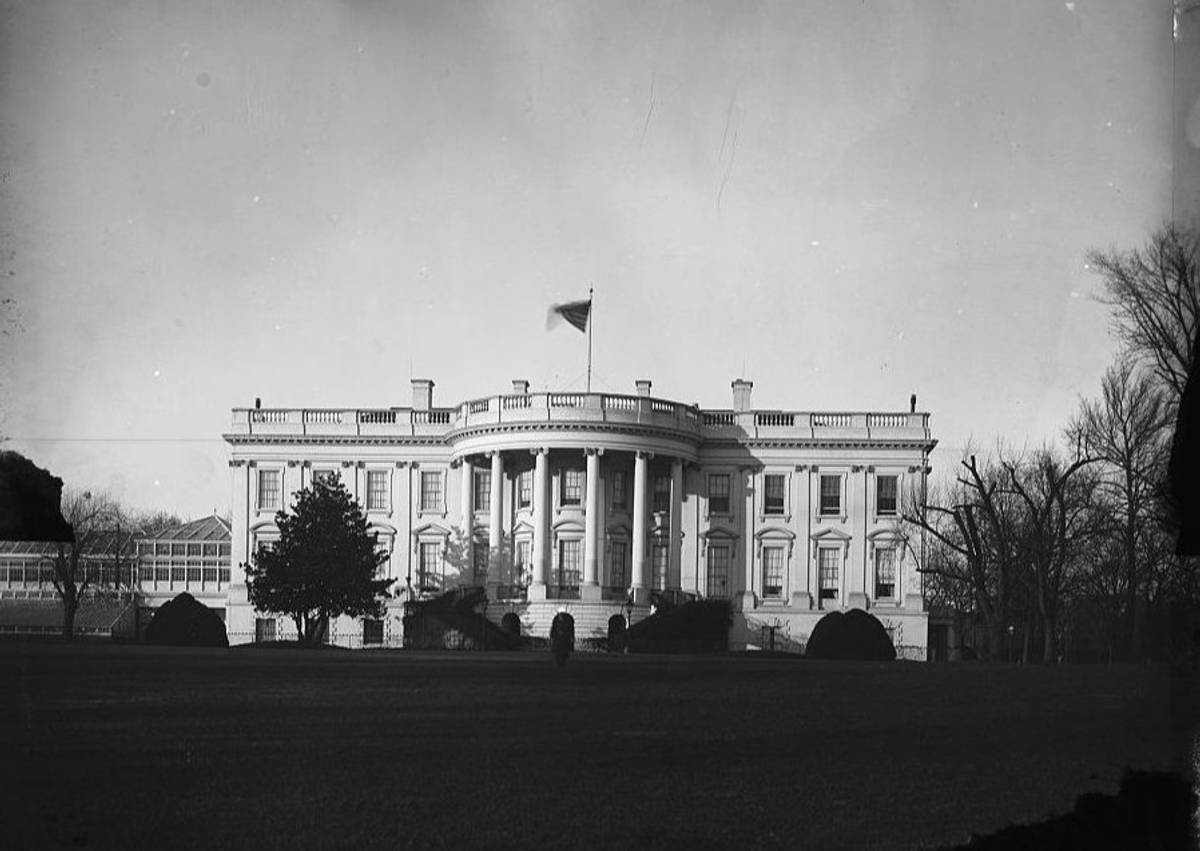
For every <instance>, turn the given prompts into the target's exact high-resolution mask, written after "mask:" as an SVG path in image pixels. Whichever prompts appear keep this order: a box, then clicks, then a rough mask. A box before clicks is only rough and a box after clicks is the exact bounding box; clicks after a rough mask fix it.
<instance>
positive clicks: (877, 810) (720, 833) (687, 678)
mask: <svg viewBox="0 0 1200 851" xmlns="http://www.w3.org/2000/svg"><path fill="white" fill-rule="evenodd" d="M1181 683H1182V680H1181V678H1180V676H1179V675H1178V674H1176V675H1174V676H1173V675H1172V674H1171V672H1170V671H1169V670H1167V669H1165V668H1157V667H1123V668H1122V667H1117V668H1107V667H1063V668H1055V669H1046V668H1040V667H1025V668H1021V667H987V666H974V665H920V664H900V663H893V664H871V663H832V662H826V663H818V662H795V661H792V660H787V659H755V658H753V657H717V658H680V657H671V658H667V657H639V656H618V657H610V656H587V655H582V654H577V655H576V656H574V657H573V658H572V659H571V661H570V662H569V663H568V664H567V666H566V667H565V668H563V669H557V668H555V667H554V665H553V664H552V662H551V660H550V657H549V654H548V653H525V654H521V653H512V654H496V655H491V654H488V655H483V654H451V653H441V654H418V653H407V654H406V653H403V652H375V653H361V652H360V653H348V652H346V653H343V652H333V651H326V652H319V651H294V652H284V651H278V650H277V651H259V650H254V649H244V648H243V649H239V648H235V649H228V650H179V649H168V648H146V647H110V646H77V647H64V646H57V645H44V644H42V645H39V644H0V747H2V751H0V753H2V762H3V768H2V771H3V781H4V786H5V791H4V792H3V794H2V795H0V816H2V818H3V822H4V823H3V825H0V837H2V838H3V839H2V841H3V842H4V844H5V845H6V847H10V848H26V847H72V846H75V847H79V846H86V847H118V846H120V847H127V848H143V847H196V848H213V847H254V846H260V847H261V846H266V847H278V846H285V845H286V846H290V847H305V848H310V847H361V846H364V845H365V846H371V847H388V848H391V847H405V846H418V847H430V846H432V847H446V848H462V847H481V846H491V847H522V848H543V849H547V848H559V847H602V848H611V847H629V846H641V847H720V848H763V847H778V848H853V847H862V848H910V847H921V846H934V845H947V844H953V843H956V842H963V841H965V840H966V839H967V838H968V836H969V835H971V834H973V833H975V834H980V833H988V832H992V831H995V830H998V829H999V828H1001V827H1004V826H1005V825H1007V824H1010V823H1013V822H1018V823H1019V822H1033V821H1038V820H1041V819H1044V818H1045V817H1046V816H1048V815H1050V814H1052V813H1062V812H1067V811H1069V810H1071V808H1072V807H1073V805H1074V802H1075V799H1076V797H1077V796H1078V795H1080V794H1082V793H1084V792H1103V793H1114V792H1116V790H1117V787H1118V785H1119V783H1120V779H1121V775H1122V772H1123V771H1124V769H1125V768H1126V767H1132V768H1135V769H1156V768H1158V769H1163V768H1169V769H1176V770H1178V769H1180V768H1182V767H1183V766H1182V763H1181V758H1182V757H1183V756H1184V754H1185V751H1186V748H1184V747H1183V744H1184V742H1185V740H1186V738H1187V730H1186V726H1187V723H1188V721H1189V719H1191V718H1192V717H1194V716H1192V715H1191V714H1190V713H1191V712H1192V711H1193V710H1194V709H1195V705H1194V697H1195V692H1194V690H1189V689H1187V688H1184V687H1183V685H1181Z"/></svg>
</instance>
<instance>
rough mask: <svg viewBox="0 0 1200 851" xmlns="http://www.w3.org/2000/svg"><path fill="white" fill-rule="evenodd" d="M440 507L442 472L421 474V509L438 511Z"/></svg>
mask: <svg viewBox="0 0 1200 851" xmlns="http://www.w3.org/2000/svg"><path fill="white" fill-rule="evenodd" d="M441 508H442V474H441V473H422V474H421V510H422V511H440V510H441Z"/></svg>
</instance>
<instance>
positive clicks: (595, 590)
mask: <svg viewBox="0 0 1200 851" xmlns="http://www.w3.org/2000/svg"><path fill="white" fill-rule="evenodd" d="M602 598H603V594H602V593H601V591H600V586H599V585H580V586H579V602H581V603H599V602H600V600H601V599H602Z"/></svg>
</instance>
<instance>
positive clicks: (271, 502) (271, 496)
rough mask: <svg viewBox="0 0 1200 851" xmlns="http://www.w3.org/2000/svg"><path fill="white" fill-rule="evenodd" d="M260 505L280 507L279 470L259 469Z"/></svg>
mask: <svg viewBox="0 0 1200 851" xmlns="http://www.w3.org/2000/svg"><path fill="white" fill-rule="evenodd" d="M258 507H259V508H266V509H277V508H279V471H278V470H259V471H258Z"/></svg>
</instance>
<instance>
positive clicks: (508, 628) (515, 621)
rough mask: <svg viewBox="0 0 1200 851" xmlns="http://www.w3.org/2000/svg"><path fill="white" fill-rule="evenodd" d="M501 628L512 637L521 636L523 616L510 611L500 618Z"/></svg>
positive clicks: (518, 637)
mask: <svg viewBox="0 0 1200 851" xmlns="http://www.w3.org/2000/svg"><path fill="white" fill-rule="evenodd" d="M500 628H501V629H502V630H504V632H505V633H507V634H508V635H509V636H510V637H512V638H515V639H518V640H519V639H520V638H521V617H520V616H519V615H518V614H517V613H516V612H509V613H508V614H506V615H505V616H504V617H502V618H500Z"/></svg>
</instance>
